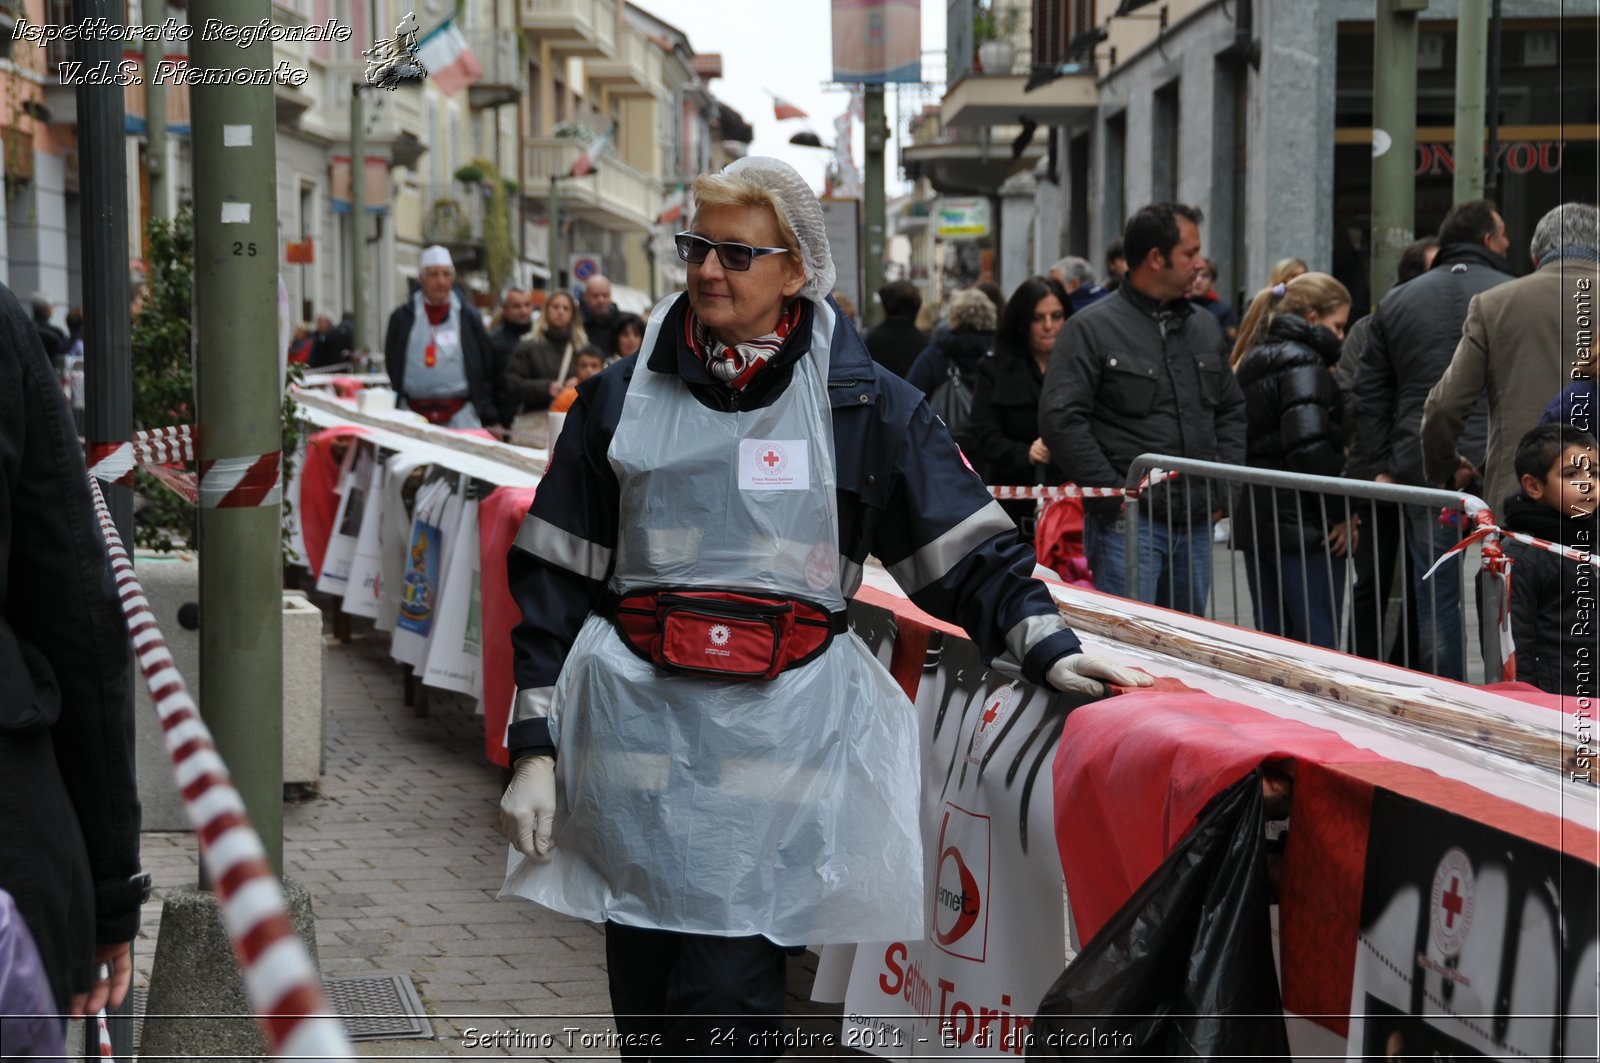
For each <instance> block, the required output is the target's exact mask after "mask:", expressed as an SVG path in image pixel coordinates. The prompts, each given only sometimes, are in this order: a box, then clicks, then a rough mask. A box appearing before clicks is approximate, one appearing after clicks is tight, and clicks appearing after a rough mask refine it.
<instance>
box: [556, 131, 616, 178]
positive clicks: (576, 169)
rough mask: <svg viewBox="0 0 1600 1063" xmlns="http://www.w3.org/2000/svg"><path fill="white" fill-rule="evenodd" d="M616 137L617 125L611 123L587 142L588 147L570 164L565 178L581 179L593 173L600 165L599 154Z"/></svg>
mask: <svg viewBox="0 0 1600 1063" xmlns="http://www.w3.org/2000/svg"><path fill="white" fill-rule="evenodd" d="M616 135H617V123H615V122H612V123H611V125H610V127H609V128H607V129H606V131H605V132H604V133H601V134H600V135H599V136H597V137H595V138H594V139H593V140H591V141H589V144H588V146H587V147H585V148H584V149H583V151H582V153H580V154H579V155H578V159H577V161H576V162H574V163H573V164H572V169H571V170H569V171H567V176H568V177H582V176H584V175H585V174H591V173H594V172H595V170H596V169H597V168H598V167H599V165H600V153H601V152H603V151H605V150H606V145H607V144H610V143H611V140H612V138H613V137H615V136H616Z"/></svg>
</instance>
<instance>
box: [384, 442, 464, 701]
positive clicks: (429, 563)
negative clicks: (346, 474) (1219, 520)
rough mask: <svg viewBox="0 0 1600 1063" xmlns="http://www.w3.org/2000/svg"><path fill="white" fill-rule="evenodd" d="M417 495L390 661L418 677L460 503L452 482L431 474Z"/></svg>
mask: <svg viewBox="0 0 1600 1063" xmlns="http://www.w3.org/2000/svg"><path fill="white" fill-rule="evenodd" d="M434 476H435V479H432V480H429V481H428V482H427V483H425V484H424V485H423V486H422V489H421V490H420V491H418V492H417V505H416V509H415V511H414V513H413V515H412V519H411V545H410V546H409V547H408V548H407V554H406V570H405V575H404V577H403V578H402V582H401V586H400V616H399V619H398V620H396V621H395V626H394V639H393V641H392V642H391V643H390V647H389V655H390V656H391V657H393V658H394V659H395V660H397V661H401V662H403V663H405V664H409V665H411V667H412V668H413V669H414V670H416V671H418V672H420V671H421V670H422V668H423V666H424V663H425V662H426V661H427V658H428V640H429V639H430V638H432V637H433V631H434V628H435V627H436V626H437V620H438V606H439V596H440V592H441V591H442V590H443V589H444V586H443V584H444V563H445V560H446V557H447V555H446V551H447V549H448V548H449V545H450V544H449V543H448V542H447V541H446V539H447V538H448V537H450V536H453V535H454V533H455V525H456V522H457V521H459V520H460V513H461V498H460V495H459V493H458V492H456V491H455V489H454V476H453V475H452V474H450V473H446V472H444V471H443V470H436V471H435V473H434Z"/></svg>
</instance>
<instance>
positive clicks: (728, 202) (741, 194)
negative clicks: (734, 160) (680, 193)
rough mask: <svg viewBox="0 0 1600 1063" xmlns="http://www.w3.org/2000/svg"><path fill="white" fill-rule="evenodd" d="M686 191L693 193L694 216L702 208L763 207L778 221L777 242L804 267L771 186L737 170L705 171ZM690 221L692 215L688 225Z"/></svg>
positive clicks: (798, 244) (793, 232) (797, 238)
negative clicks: (724, 171) (747, 177)
mask: <svg viewBox="0 0 1600 1063" xmlns="http://www.w3.org/2000/svg"><path fill="white" fill-rule="evenodd" d="M689 190H690V192H691V193H693V195H694V213H695V216H696V217H698V216H699V214H700V210H701V208H703V207H766V208H767V209H768V210H770V211H772V217H773V219H774V220H776V221H777V223H778V243H780V244H782V245H783V246H784V247H787V248H788V249H789V251H790V252H791V254H792V256H793V259H794V262H795V264H796V265H802V266H803V261H804V259H803V256H802V254H801V250H800V237H798V236H796V235H795V231H794V226H793V225H790V224H789V216H788V214H787V213H785V212H784V209H783V205H782V204H781V203H779V202H778V197H777V196H776V195H774V194H773V193H772V191H771V190H770V189H768V188H766V187H765V186H763V185H759V184H757V183H756V182H754V181H748V180H745V179H744V178H742V177H740V176H739V175H738V174H737V173H708V174H701V175H700V176H699V177H696V178H695V179H694V183H693V184H691V185H690V186H689ZM693 221H694V219H693V218H691V219H690V224H693Z"/></svg>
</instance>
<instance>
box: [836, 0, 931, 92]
mask: <svg viewBox="0 0 1600 1063" xmlns="http://www.w3.org/2000/svg"><path fill="white" fill-rule="evenodd" d="M833 80H835V81H838V82H842V83H845V84H867V85H882V84H885V83H887V82H894V81H912V82H915V81H921V80H922V5H921V3H920V0H833Z"/></svg>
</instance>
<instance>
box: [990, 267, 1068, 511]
mask: <svg viewBox="0 0 1600 1063" xmlns="http://www.w3.org/2000/svg"><path fill="white" fill-rule="evenodd" d="M1071 306H1072V301H1071V300H1070V299H1068V298H1067V293H1066V291H1065V290H1064V289H1063V288H1062V287H1061V285H1059V284H1057V283H1056V282H1055V281H1053V280H1051V279H1050V278H1049V277H1030V278H1029V279H1027V280H1025V281H1023V282H1022V283H1021V284H1020V285H1018V287H1017V290H1016V291H1015V292H1013V293H1012V295H1011V299H1010V301H1009V302H1007V303H1006V309H1005V313H1003V314H1002V315H1001V317H1000V330H999V331H998V332H997V333H996V334H995V341H994V357H992V358H985V359H983V361H981V362H979V363H978V374H977V376H978V380H977V386H976V387H975V388H974V389H973V396H972V420H971V422H970V423H969V426H968V438H969V439H970V441H971V449H970V450H969V451H968V453H967V456H968V457H969V458H970V459H971V460H972V462H973V463H974V464H975V465H977V466H978V473H979V475H981V476H982V477H983V478H984V481H985V482H987V483H990V484H1012V485H1018V486H1029V485H1032V484H1052V485H1053V484H1059V483H1061V482H1062V481H1063V477H1062V475H1061V470H1060V469H1059V468H1057V467H1056V465H1055V463H1054V462H1053V461H1051V460H1050V449H1049V448H1048V447H1046V446H1045V445H1044V440H1043V439H1041V438H1039V393H1040V392H1041V391H1042V390H1043V389H1044V372H1045V369H1046V368H1047V367H1048V366H1049V364H1050V354H1051V352H1052V351H1053V350H1054V349H1055V345H1056V337H1057V336H1059V335H1060V334H1061V326H1062V325H1063V324H1065V322H1066V320H1067V318H1068V317H1069V316H1071V314H1072V310H1071ZM1000 504H1001V505H1002V506H1004V507H1005V510H1006V512H1007V513H1010V514H1011V519H1012V520H1014V521H1016V522H1017V526H1018V527H1019V528H1021V529H1022V531H1023V534H1024V535H1032V534H1033V517H1034V512H1035V511H1036V510H1037V508H1038V504H1037V503H1035V502H1031V501H1010V502H1001V503H1000Z"/></svg>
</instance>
